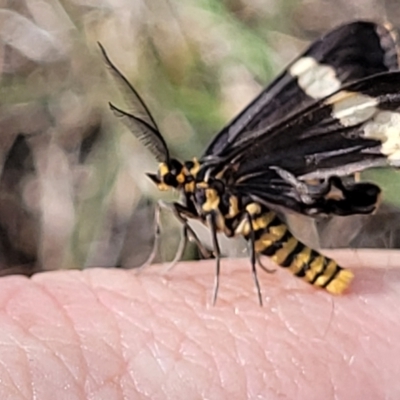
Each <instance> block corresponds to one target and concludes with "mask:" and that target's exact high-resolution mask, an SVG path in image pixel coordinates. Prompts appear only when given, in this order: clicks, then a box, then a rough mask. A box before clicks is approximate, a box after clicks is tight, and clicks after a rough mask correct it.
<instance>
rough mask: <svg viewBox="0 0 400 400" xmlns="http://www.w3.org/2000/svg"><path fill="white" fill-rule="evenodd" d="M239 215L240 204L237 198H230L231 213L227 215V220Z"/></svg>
mask: <svg viewBox="0 0 400 400" xmlns="http://www.w3.org/2000/svg"><path fill="white" fill-rule="evenodd" d="M238 214H239V202H238V198H237V197H236V196H231V197H229V211H228V214H226V217H227V218H234V217H236V215H238Z"/></svg>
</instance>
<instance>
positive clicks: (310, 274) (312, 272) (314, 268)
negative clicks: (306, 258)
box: [304, 254, 332, 282]
mask: <svg viewBox="0 0 400 400" xmlns="http://www.w3.org/2000/svg"><path fill="white" fill-rule="evenodd" d="M325 260H326V261H328V263H330V262H332V260H329V259H327V258H326V257H325V256H323V255H322V254H320V255H319V256H317V257H315V259H314V260H313V261H312V263H311V264H310V265H309V268H308V269H307V271H306V274H305V276H304V280H306V281H307V282H312V281H313V280H314V279H315V277H316V276H317V275H318V274H319V273H320V272H322V270H323V269H324V265H325ZM328 265H329V264H328Z"/></svg>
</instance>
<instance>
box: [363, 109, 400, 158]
mask: <svg viewBox="0 0 400 400" xmlns="http://www.w3.org/2000/svg"><path fill="white" fill-rule="evenodd" d="M363 131H364V134H363V137H365V138H366V139H375V140H380V141H381V142H382V147H381V153H382V154H384V155H386V156H387V157H388V160H389V162H391V164H398V162H399V161H400V114H399V113H398V112H393V111H380V112H378V113H377V114H376V116H375V117H374V118H373V119H372V120H371V121H369V122H367V123H366V124H365V125H364V127H363Z"/></svg>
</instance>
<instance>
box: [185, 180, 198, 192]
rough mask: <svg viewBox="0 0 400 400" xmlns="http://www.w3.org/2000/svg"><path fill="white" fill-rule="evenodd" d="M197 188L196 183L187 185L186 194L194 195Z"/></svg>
mask: <svg viewBox="0 0 400 400" xmlns="http://www.w3.org/2000/svg"><path fill="white" fill-rule="evenodd" d="M195 188H196V184H195V182H194V181H192V182H189V183H186V184H185V192H186V193H193V192H194V189H195Z"/></svg>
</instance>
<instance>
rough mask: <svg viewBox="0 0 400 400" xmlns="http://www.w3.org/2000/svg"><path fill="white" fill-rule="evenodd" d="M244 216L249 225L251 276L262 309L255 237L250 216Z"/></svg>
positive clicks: (247, 214)
mask: <svg viewBox="0 0 400 400" xmlns="http://www.w3.org/2000/svg"><path fill="white" fill-rule="evenodd" d="M245 215H246V220H247V223H248V224H249V227H250V236H249V243H250V262H251V272H252V274H253V279H254V284H255V285H256V289H257V296H258V303H259V304H260V306H261V307H262V305H263V301H262V295H261V288H260V282H259V281H258V276H257V268H256V259H257V256H256V251H255V246H254V244H255V241H256V237H255V234H254V229H253V220H252V217H251V215H250V214H249V213H248V212H246V214H245ZM258 262H259V259H258Z"/></svg>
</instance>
